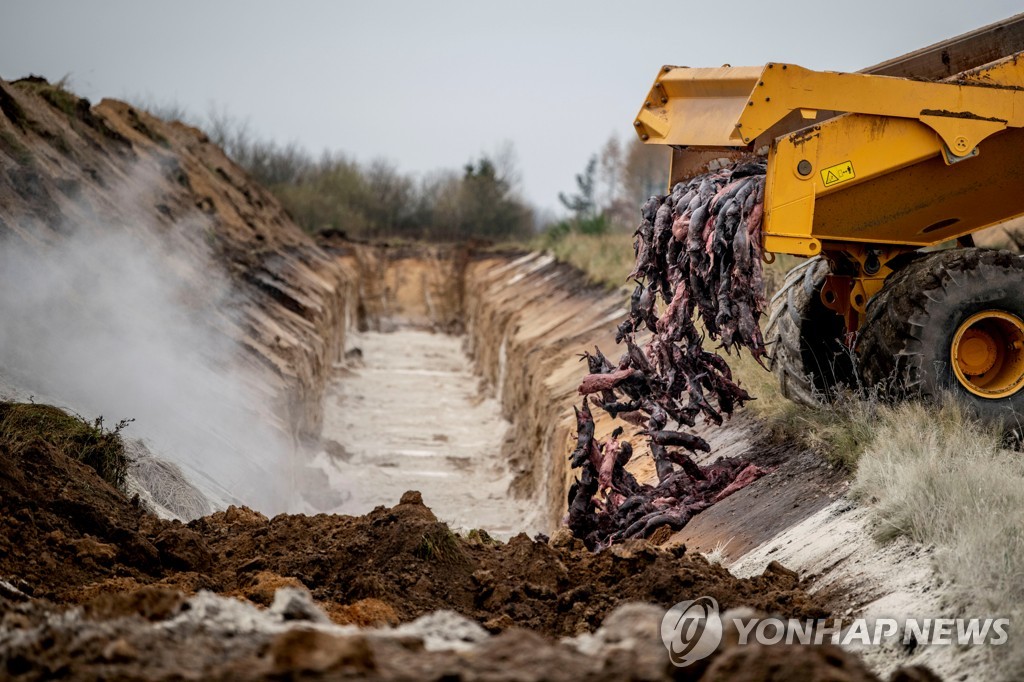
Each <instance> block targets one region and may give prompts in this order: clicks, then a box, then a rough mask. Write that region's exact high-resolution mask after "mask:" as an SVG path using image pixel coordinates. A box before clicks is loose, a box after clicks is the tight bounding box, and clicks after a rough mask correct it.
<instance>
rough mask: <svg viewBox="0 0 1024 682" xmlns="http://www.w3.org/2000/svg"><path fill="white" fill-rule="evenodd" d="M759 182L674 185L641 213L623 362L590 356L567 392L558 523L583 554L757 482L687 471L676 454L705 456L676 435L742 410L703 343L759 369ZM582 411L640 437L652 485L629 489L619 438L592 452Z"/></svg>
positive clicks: (731, 174)
mask: <svg viewBox="0 0 1024 682" xmlns="http://www.w3.org/2000/svg"><path fill="white" fill-rule="evenodd" d="M764 179H765V167H764V165H763V164H759V163H744V164H741V165H737V166H734V167H731V168H723V169H721V170H718V171H715V172H712V173H708V174H705V175H701V176H698V177H696V178H693V179H692V180H690V181H688V182H685V183H679V184H677V185H676V186H675V187H673V188H672V192H671V193H670V194H668V195H667V196H654V197H651V198H650V199H649V200H648V201H647V203H645V204H644V206H643V208H642V209H641V214H642V216H643V221H642V222H641V223H640V227H639V228H637V231H636V235H635V236H636V240H635V242H634V248H635V251H636V265H635V267H634V268H633V271H632V272H631V273H630V274H629V277H630V278H633V279H635V280H636V282H637V285H636V289H635V291H634V292H633V295H632V298H631V302H630V309H629V316H628V318H627V319H626V320H625V321H624V322H623V323H622V324H621V325H619V327H618V330H617V333H616V342H618V343H619V344H624V345H625V352H624V353H623V354H622V357H621V359H619V361H618V362H617V363H616V364H613V363H611V362H610V361H609V360H608V359H607V358H606V357H605V356H604V355H603V354H602V353H601V351H600V349H595V352H594V353H593V354H591V353H584V358H585V359H586V361H587V364H588V369H589V374H588V375H587V376H586V377H585V378H584V379H583V381H582V382H581V384H580V387H579V392H580V393H581V394H582V395H583V396H584V398H583V404H582V406H581V407H580V408H577V409H576V420H577V429H578V431H577V433H578V438H577V447H576V449H575V451H573V453H572V455H571V457H570V459H571V464H572V466H573V467H574V468H579V469H581V472H580V477H579V479H578V480H577V481H576V482H575V483H574V484H573V486H572V488H571V489H570V492H569V512H568V514H567V516H566V523H567V525H568V526H569V528H570V529H571V530H572V531H573V533H574V534H575V535H576V536H577V537H579V538H581V539H583V540H584V542H585V543H586V544H587V546H588V547H590V548H592V549H596V548H600V547H604V546H607V545H609V544H611V543H613V542H616V541H619V540H623V539H626V538H630V537H646V536H648V535H650V534H651V533H653V532H654V531H655V530H656V529H657V528H660V527H662V526H669V527H670V528H672V529H679V528H682V527H683V526H684V525H685V524H686V523H687V522H688V521H689V520H690V518H692V516H693V515H694V514H696V513H698V512H700V511H702V510H704V509H706V508H707V507H709V506H710V505H711V504H713V503H714V502H717V501H718V500H720V499H722V498H723V497H725V496H727V495H730V494H732V493H733V492H735V491H736V490H738V489H740V488H741V487H743V486H745V485H747V484H749V483H751V482H753V481H754V480H756V479H757V478H758V477H759V476H761V475H763V474H764V473H765V472H764V470H763V469H760V468H759V467H757V466H755V465H753V464H749V463H746V462H743V461H740V460H736V459H731V458H723V459H720V460H718V461H717V462H715V463H714V464H712V465H710V466H707V467H700V466H698V465H697V464H696V463H695V462H694V461H693V460H692V459H691V458H690V456H689V455H688V454H687V452H691V453H692V452H697V451H704V452H707V451H708V450H709V446H708V444H707V442H706V441H705V440H704V439H702V438H700V437H699V436H697V435H695V434H693V433H689V432H687V431H685V430H681V429H683V428H684V427H692V426H694V425H695V424H696V420H697V418H698V417H702V418H703V419H704V420H705V421H708V422H713V423H715V424H721V423H722V421H723V415H726V416H727V415H729V414H731V413H732V412H733V410H734V409H735V408H736V407H737V406H740V405H742V404H743V402H744V401H746V400H750V399H751V396H750V395H749V394H748V393H747V392H746V391H745V390H744V389H743V388H741V387H740V386H739V384H737V383H736V382H735V381H734V380H733V377H732V372H731V370H730V369H729V365H728V363H727V362H726V360H725V358H724V357H722V356H721V355H719V354H718V353H717V352H715V350H709V349H706V348H705V347H704V343H705V341H706V340H710V341H712V342H717V344H718V347H719V348H722V349H724V350H725V351H726V352H727V353H730V352H731V351H733V350H739V349H741V348H745V349H747V350H748V351H749V352H750V353H751V354H752V355H753V357H754V358H755V359H756V360H757V361H758V362H759V363H760V362H761V361H762V358H764V356H765V346H764V339H763V338H762V336H761V331H760V328H759V326H758V320H759V318H760V316H761V313H762V311H763V310H764V306H765V300H764V283H763V280H762V262H761V255H762V254H761V217H762V210H763V205H764ZM659 301H660V302H661V303H662V307H663V310H662V312H661V314H660V315H659V314H658V309H659V305H658V303H659ZM591 403H592V404H593V405H594V406H596V407H599V408H600V409H602V410H604V411H605V412H607V413H608V414H609V415H611V416H612V417H613V418H615V417H617V418H619V419H622V420H624V421H626V422H628V423H630V424H634V425H637V426H640V427H642V428H643V429H644V430H643V432H642V433H643V434H644V435H645V437H646V438H647V439H648V442H649V444H650V449H651V453H652V455H653V456H654V460H655V465H656V468H657V474H658V480H659V482H658V484H657V485H653V486H652V485H643V484H640V483H638V482H637V481H636V480H635V478H634V477H633V476H632V475H631V474H630V473H629V472H627V471H626V470H625V468H624V467H625V464H626V463H627V462H628V461H629V460H630V458H631V457H632V454H633V448H632V445H631V444H630V443H629V442H628V441H625V440H622V439H621V436H622V433H623V430H622V428H621V427H620V428H617V429H616V430H615V432H613V434H612V435H611V437H609V438H607V439H605V440H603V441H602V442H597V440H596V439H595V438H594V420H593V415H592V413H591V411H590V404H591ZM677 466H678V469H677Z"/></svg>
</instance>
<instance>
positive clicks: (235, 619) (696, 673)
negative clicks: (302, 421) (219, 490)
mask: <svg viewBox="0 0 1024 682" xmlns="http://www.w3.org/2000/svg"><path fill="white" fill-rule="evenodd" d="M0 580H3V583H0V587H2V589H0V613H2V614H3V615H2V617H0V671H3V672H4V673H5V674H6V675H7V676H9V677H11V678H13V679H50V678H52V677H63V678H71V679H88V678H93V677H97V676H103V677H106V678H146V679H161V678H171V677H182V676H184V677H198V678H204V679H212V678H222V679H230V678H237V677H250V678H251V677H264V676H273V675H284V676H291V675H293V674H295V675H298V674H301V675H303V676H313V677H315V676H318V675H321V674H323V675H328V674H329V675H331V676H337V675H346V674H347V675H351V676H356V677H365V676H374V677H380V678H387V679H416V678H438V679H439V678H442V677H444V678H446V679H457V678H460V677H466V678H480V679H483V678H488V677H493V678H507V677H509V676H512V673H513V672H514V676H515V677H518V678H521V679H543V678H548V679H551V678H560V677H561V678H573V677H578V676H579V675H580V673H582V672H586V673H587V674H593V675H595V676H599V677H604V678H607V679H611V678H617V679H622V678H623V677H626V678H628V677H645V678H652V679H658V678H664V677H669V676H671V675H674V674H676V673H679V674H680V675H682V679H822V680H825V679H828V680H862V679H874V678H873V677H871V676H870V675H869V674H868V673H866V672H865V670H864V669H863V668H862V666H861V664H859V663H858V662H857V661H856V660H855V659H854V658H853V657H852V656H851V655H849V654H845V653H843V652H841V651H839V650H838V649H833V648H831V647H817V648H811V647H800V648H799V649H800V650H799V651H788V652H774V651H773V652H761V653H755V652H754V651H753V649H751V648H750V647H742V648H737V649H735V650H732V649H729V647H728V645H727V644H726V645H723V649H722V651H723V652H722V653H720V654H718V655H717V656H715V657H713V658H712V659H711V660H710V661H709V662H708V663H709V664H710V667H707V666H703V667H694V668H687V669H679V670H677V669H674V668H673V667H672V666H671V664H669V663H668V661H667V655H665V654H664V653H663V652H664V649H663V647H662V645H661V642H660V641H659V639H658V623H660V616H661V614H662V613H663V608H664V607H667V606H670V605H672V604H674V603H676V602H678V601H681V600H684V599H689V598H694V597H696V596H699V595H708V596H712V597H714V598H715V599H717V600H718V602H719V603H720V604H721V606H722V608H723V609H731V608H738V607H745V608H753V609H755V610H757V611H760V612H764V613H772V614H779V615H783V616H787V617H797V618H819V617H825V616H827V615H829V612H830V610H829V605H828V603H827V602H826V601H825V599H824V598H823V597H822V596H820V595H810V594H808V593H807V592H806V587H807V586H806V585H805V584H804V583H802V582H801V581H800V580H799V579H798V577H797V576H796V574H795V573H793V572H791V571H788V570H787V569H785V568H784V567H782V566H780V565H777V564H772V565H771V566H770V567H769V569H768V570H766V571H765V572H764V574H763V575H759V576H755V577H751V578H746V579H738V578H735V577H733V576H732V575H731V574H730V573H729V572H728V571H727V570H725V569H724V568H722V567H721V566H718V565H713V564H710V563H708V562H707V561H706V560H705V559H704V558H703V557H701V556H698V555H694V554H691V553H690V552H688V551H687V550H686V548H685V547H684V546H682V545H676V546H673V547H669V548H663V547H658V546H656V545H654V544H651V543H648V542H640V543H635V544H626V545H623V546H617V547H615V548H613V549H611V550H608V551H605V552H601V553H598V554H593V553H590V552H588V551H587V550H585V549H584V548H583V547H582V546H581V544H580V543H579V542H578V541H576V540H574V539H572V538H571V536H569V535H568V534H567V533H566V532H564V531H559V532H558V533H556V534H555V535H554V537H552V538H550V539H548V538H544V537H543V536H541V537H537V538H529V537H527V536H526V535H522V534H521V535H517V536H515V537H513V538H511V539H510V540H509V542H507V543H502V542H498V541H496V540H493V539H491V538H490V537H489V536H487V535H486V533H481V532H469V533H467V534H466V535H458V534H455V533H453V532H451V530H449V528H448V527H447V526H446V525H445V524H443V523H441V522H439V521H438V520H437V518H436V517H435V516H434V514H433V513H432V512H431V511H430V509H428V508H427V507H426V506H424V505H423V503H422V499H421V497H420V495H419V494H418V493H416V492H408V493H406V494H405V495H404V496H403V497H402V499H401V500H400V501H399V503H398V504H396V505H395V506H393V507H378V508H376V509H374V510H373V511H372V512H370V513H369V514H366V515H364V516H340V515H325V514H321V515H315V516H304V515H279V516H276V517H274V518H272V519H268V518H267V517H265V516H263V515H261V514H259V513H257V512H254V511H251V510H249V509H246V508H238V507H232V508H229V509H228V510H227V511H224V512H218V513H215V514H212V515H210V516H206V517H203V518H201V519H198V520H196V521H194V522H192V523H189V524H182V523H180V522H177V521H164V520H161V519H158V518H156V517H155V516H152V515H151V514H149V513H147V512H146V511H144V510H143V509H142V508H141V507H140V506H139V504H138V503H137V502H135V501H133V500H129V499H126V498H125V497H124V496H123V495H122V494H121V493H119V492H118V491H117V490H115V489H114V488H113V487H111V486H110V485H108V484H107V483H106V482H105V481H104V480H102V479H101V478H100V477H99V476H98V475H97V474H96V472H95V471H94V470H93V469H91V468H90V467H88V466H85V465H83V464H81V463H79V462H78V461H75V460H73V459H71V458H70V457H69V456H68V455H67V454H66V453H65V452H64V451H62V448H61V446H60V444H54V443H50V442H47V441H46V440H45V438H44V439H37V440H36V441H34V442H30V443H27V444H25V443H21V444H20V445H12V444H11V443H10V442H0ZM280 588H285V589H284V590H283V591H282V590H281V589H280ZM287 588H299V589H298V590H297V591H294V592H289V591H288V589H287ZM307 590H308V593H309V595H310V598H308V599H307V598H306V597H305V596H304V595H306V591H307ZM210 592H212V593H216V594H220V595H225V596H230V597H236V598H237V600H227V601H225V600H217V599H215V598H213V597H212V596H211V595H210V594H208V593H210ZM289 595H292V598H291V601H289ZM275 597H276V603H275ZM239 600H240V601H239ZM634 602H642V603H645V604H649V605H656V606H659V607H662V608H652V607H650V606H648V607H641V606H629V607H627V605H628V604H630V603H634ZM617 608H618V609H619V610H618V611H615V610H616V609H617ZM645 609H646V610H645ZM440 610H449V611H454V612H456V614H458V615H459V616H461V617H462V618H461V619H460V618H458V617H456V616H449V617H448V618H449V621H450V622H448V623H447V625H441V626H439V625H437V622H436V619H437V618H438V617H439V616H438V615H437V613H436V612H438V611H440ZM613 612H615V613H616V615H615V616H614V617H610V615H611V614H612V613H613ZM431 614H434V615H433V616H431ZM423 617H427V620H426V621H423V620H420V621H416V619H417V618H423ZM432 618H433V619H434V620H431V619H432ZM443 618H444V617H443V616H442V619H443ZM451 619H454V620H451ZM410 621H416V622H418V623H419V625H416V626H414V627H413V628H412V630H409V629H407V630H404V631H403V630H402V629H401V627H400V628H399V629H397V630H394V629H388V628H389V627H390V626H395V625H398V624H400V623H409V622H410ZM424 622H426V623H427V625H424ZM430 623H433V625H430ZM453 623H454V624H453ZM343 624H354V625H359V626H362V627H363V628H377V629H368V630H359V631H355V630H352V629H351V628H349V629H338V627H337V626H339V625H343ZM602 626H604V627H603V629H602ZM407 627H409V626H407ZM417 627H418V628H420V629H419V630H417V629H416V628H417ZM381 628H383V629H381ZM424 628H426V630H431V628H433V629H434V630H436V631H438V632H443V633H447V634H442V635H439V636H441V637H442V638H444V637H448V638H449V639H451V638H452V635H451V632H452V630H453V629H454V630H455V631H457V632H464V633H468V634H465V635H464V636H462V635H460V636H459V637H461V639H460V640H459V641H461V642H462V643H461V644H460V645H459V646H455V649H462V651H461V652H459V651H453V650H452V647H448V648H445V647H446V646H448V645H443V644H442V645H438V646H433V645H431V641H432V640H431V637H430V636H427V635H424V634H423V631H424V630H423V629H424ZM609 628H610V630H609ZM616 628H618V630H616ZM623 628H625V629H626V630H629V631H631V632H632V631H634V630H636V629H638V628H639V629H640V630H641V632H642V633H646V634H642V635H636V634H635V633H634V634H633V635H630V637H631V639H629V638H626V637H625V635H623V634H622V632H621V630H622V629H623ZM631 628H632V630H630V629H631ZM226 632H230V633H232V634H225V633H226ZM616 632H618V634H615V633H616ZM403 633H404V634H403ZM410 633H411V634H410ZM417 633H418V634H417ZM589 633H597V635H590V634H589ZM595 636H596V638H597V639H595ZM566 637H575V639H573V640H571V641H568V640H567V641H560V640H559V639H558V638H566ZM435 638H436V637H435ZM456 639H458V638H456ZM624 639H629V642H631V643H629V644H628V646H627V645H625V644H622V641H623V640H624ZM614 642H618V643H619V644H617V645H615V646H612V643H614ZM652 642H653V643H652ZM463 645H465V646H463ZM425 646H426V647H427V649H431V650H430V651H427V650H425V649H424V648H423V647H425ZM452 646H454V645H452ZM467 647H468V648H467ZM616 652H617V653H616ZM659 655H660V656H662V658H658V656H659ZM638 657H639V658H638ZM640 659H643V661H646V662H645V663H643V665H641V664H640V663H638V662H637V661H638V660H640ZM567 666H568V667H567ZM580 666H582V667H580ZM739 669H742V670H744V671H747V672H744V673H743V675H747V674H748V673H749V674H752V671H758V672H757V673H756V674H752V676H748V677H744V676H743V675H740V674H739V673H736V672H735V671H736V670H739ZM723 670H725V671H733V672H728V673H726V672H723ZM812 670H814V671H816V672H811V671H812ZM716 671H717V672H716ZM773 671H774V672H773ZM705 672H706V673H707V674H706V675H705V676H704V677H701V675H702V674H704V673H705ZM453 675H454V678H453V677H452V676H453ZM901 679H904V678H901Z"/></svg>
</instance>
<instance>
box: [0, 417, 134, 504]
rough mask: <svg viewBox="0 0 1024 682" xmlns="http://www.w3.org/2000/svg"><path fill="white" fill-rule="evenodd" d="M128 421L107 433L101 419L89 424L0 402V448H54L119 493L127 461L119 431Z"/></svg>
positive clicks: (76, 419) (19, 449) (79, 419)
mask: <svg viewBox="0 0 1024 682" xmlns="http://www.w3.org/2000/svg"><path fill="white" fill-rule="evenodd" d="M130 421H131V420H122V421H121V422H119V423H118V424H116V425H115V426H114V428H112V429H109V428H107V427H106V426H105V425H104V423H103V417H98V418H97V419H96V420H95V421H92V422H89V421H86V420H85V419H83V418H81V417H79V416H77V415H72V414H68V413H67V412H64V411H63V410H61V409H60V408H57V407H53V406H52V405H37V404H35V403H14V402H0V448H3V449H5V450H16V451H18V452H21V451H23V450H25V449H26V448H33V447H35V448H38V447H47V448H55V449H57V450H58V451H60V452H61V453H62V454H63V455H64V456H66V457H70V458H71V459H74V460H77V461H79V462H81V463H83V464H85V465H87V466H89V467H91V468H92V469H93V470H95V471H96V473H97V474H99V475H100V478H102V479H103V480H105V481H106V482H107V483H109V484H111V485H112V486H114V487H115V488H117V489H118V490H122V491H123V490H124V482H125V476H126V475H127V473H128V467H129V465H130V464H131V460H130V458H129V457H128V455H127V454H126V453H125V449H124V442H123V441H122V440H121V431H122V430H123V429H124V428H125V427H126V426H127V425H128V424H129V422H130Z"/></svg>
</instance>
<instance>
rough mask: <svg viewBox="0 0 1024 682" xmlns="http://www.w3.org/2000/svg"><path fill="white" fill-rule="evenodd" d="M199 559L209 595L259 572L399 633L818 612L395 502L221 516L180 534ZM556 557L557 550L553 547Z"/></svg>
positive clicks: (686, 570)
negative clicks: (646, 606) (631, 614)
mask: <svg viewBox="0 0 1024 682" xmlns="http://www.w3.org/2000/svg"><path fill="white" fill-rule="evenodd" d="M189 530H192V531H195V532H196V533H197V534H198V535H200V536H201V537H202V538H203V540H204V541H205V542H206V543H207V545H208V546H209V547H210V550H211V552H212V556H213V564H214V565H215V566H216V567H217V568H216V573H214V574H211V579H212V582H213V585H215V586H216V589H218V590H219V591H225V592H237V593H243V594H244V591H245V589H246V587H247V586H248V585H250V584H251V583H253V581H258V580H259V576H260V575H261V574H263V573H264V572H268V571H269V572H270V573H272V574H275V575H283V576H290V577H294V578H296V579H297V580H298V581H299V582H300V583H302V584H303V585H304V586H306V587H308V588H309V589H310V590H311V591H312V593H313V596H314V597H315V598H316V599H317V600H319V601H321V602H323V603H328V604H331V603H334V604H353V603H357V602H360V601H361V600H368V599H374V600H378V601H379V602H382V603H384V604H386V605H388V606H389V607H390V608H392V609H393V610H394V613H395V614H396V615H397V617H398V618H399V619H401V620H403V621H405V620H411V619H413V618H416V617H418V616H421V615H423V614H425V613H429V612H431V611H435V610H437V609H442V608H448V609H454V610H456V611H458V612H459V613H461V614H463V615H466V616H468V617H470V618H473V619H474V620H477V621H478V622H480V623H483V624H484V625H485V627H487V628H488V629H490V630H492V631H498V630H504V629H506V628H509V627H513V626H517V627H529V628H531V629H534V630H538V631H541V632H544V633H546V634H550V635H572V634H576V633H579V632H585V631H591V630H593V629H594V628H595V627H596V626H598V625H599V624H600V623H601V622H602V621H603V619H604V617H605V616H606V615H607V613H608V612H610V611H611V610H612V609H613V608H614V607H615V606H617V605H619V604H621V603H623V602H626V601H645V602H651V603H657V604H661V605H664V606H670V605H672V604H674V603H676V602H678V601H680V600H682V599H686V598H690V597H692V596H696V595H701V594H707V595H711V596H714V597H715V598H716V599H718V600H719V602H720V603H721V604H723V606H724V607H726V608H728V607H730V606H738V605H741V604H745V605H751V606H754V607H755V608H758V609H761V610H764V611H768V612H772V613H781V614H784V615H786V616H793V617H801V618H804V617H809V618H816V617H821V616H823V615H825V613H826V612H827V610H826V608H825V607H824V604H823V603H822V602H820V601H818V600H816V599H815V598H812V597H810V596H808V595H807V594H806V593H805V592H804V591H803V590H802V586H801V585H800V583H799V581H798V580H797V579H796V577H795V576H794V575H793V574H791V573H788V572H786V571H771V572H767V573H766V574H765V575H764V576H760V577H757V578H752V579H749V580H736V579H735V578H733V577H732V576H731V575H730V574H729V573H728V571H726V570H725V569H724V568H722V567H720V566H717V565H711V564H709V563H708V562H707V561H705V560H704V559H703V558H701V557H699V556H692V557H691V556H689V555H688V554H686V552H685V548H682V547H678V548H676V549H674V550H665V549H661V548H658V547H655V546H653V545H650V544H647V543H636V544H634V545H629V546H625V547H622V548H617V549H615V550H614V551H609V552H603V553H600V554H592V553H591V552H589V551H587V550H586V549H585V548H584V547H583V545H582V543H580V542H577V541H574V540H571V539H570V538H567V537H566V536H564V535H563V534H559V535H558V536H557V537H556V539H555V541H554V542H553V543H552V542H540V541H537V540H531V539H530V538H528V537H527V536H525V535H522V534H521V535H518V536H516V537H514V538H512V539H511V540H510V541H509V542H508V543H499V542H495V541H493V540H491V539H490V538H489V537H488V536H487V535H486V534H485V533H482V532H471V533H470V534H469V535H468V536H466V537H462V536H459V535H456V534H454V533H452V532H451V531H450V530H449V529H448V527H447V526H446V525H445V524H443V523H441V522H439V521H438V520H437V519H436V518H435V517H434V515H433V514H432V513H431V511H430V510H429V509H428V508H427V507H425V506H423V503H422V501H421V500H420V497H419V494H418V493H407V494H406V495H405V496H403V498H402V502H401V503H400V504H398V505H397V506H395V507H392V508H384V507H380V508H377V509H375V510H374V511H373V512H371V513H369V514H367V515H366V516H360V517H346V516H334V515H324V514H321V515H317V516H302V515H280V516H276V517H274V518H273V519H266V518H265V517H262V516H260V515H258V514H254V513H252V512H249V511H248V510H245V509H238V508H231V509H229V510H228V511H227V512H223V513H218V514H213V515H211V516H208V517H205V518H203V519H200V520H198V521H196V522H195V523H193V524H190V526H189ZM556 545H557V546H556Z"/></svg>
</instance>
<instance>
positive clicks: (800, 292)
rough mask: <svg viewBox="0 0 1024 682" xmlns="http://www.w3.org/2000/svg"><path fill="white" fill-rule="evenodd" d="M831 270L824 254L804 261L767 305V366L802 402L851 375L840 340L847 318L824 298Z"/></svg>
mask: <svg viewBox="0 0 1024 682" xmlns="http://www.w3.org/2000/svg"><path fill="white" fill-rule="evenodd" d="M828 273H829V264H828V261H827V260H825V259H824V258H822V257H821V256H816V257H814V258H811V259H809V260H808V261H806V262H804V263H801V264H800V265H798V266H796V267H795V268H793V269H792V270H790V271H789V273H788V274H787V275H786V281H785V283H784V284H783V285H782V288H781V289H779V291H778V292H777V293H776V294H775V296H773V297H772V300H771V303H770V304H769V306H768V324H767V326H766V327H765V342H766V344H767V346H768V353H769V355H770V356H771V359H770V360H769V363H768V367H769V368H770V369H771V370H772V372H774V373H775V376H776V377H777V378H778V380H779V388H780V390H781V391H782V395H783V396H785V397H786V398H788V399H789V400H792V401H793V402H795V403H800V404H802V405H817V404H819V403H821V401H822V399H823V398H826V399H827V397H828V396H830V395H831V394H832V393H833V392H834V389H835V388H836V387H837V386H840V385H846V384H848V383H849V381H850V380H851V379H852V378H853V356H852V354H851V353H850V351H849V349H848V348H846V346H845V345H844V344H843V342H842V337H843V334H844V333H845V328H844V324H843V318H842V317H840V316H839V315H837V314H836V313H834V312H833V311H831V310H829V309H828V308H826V307H825V304H824V303H822V301H821V288H822V286H823V285H824V283H825V277H826V275H828Z"/></svg>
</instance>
